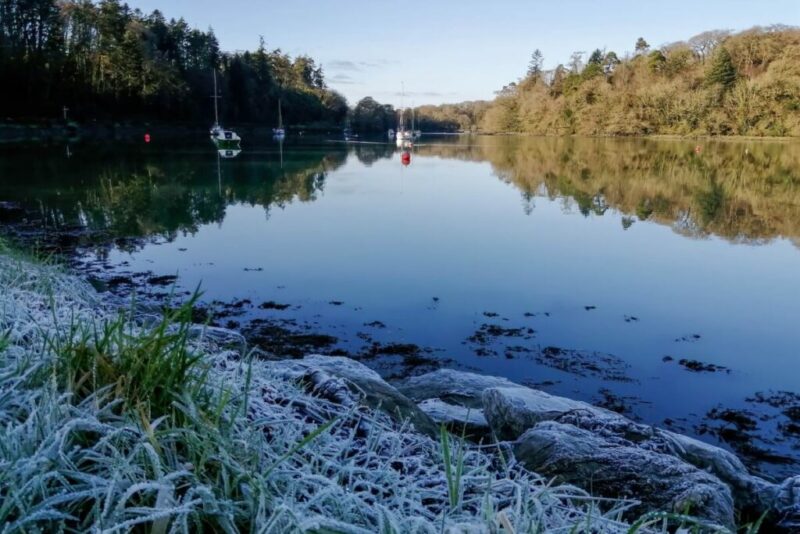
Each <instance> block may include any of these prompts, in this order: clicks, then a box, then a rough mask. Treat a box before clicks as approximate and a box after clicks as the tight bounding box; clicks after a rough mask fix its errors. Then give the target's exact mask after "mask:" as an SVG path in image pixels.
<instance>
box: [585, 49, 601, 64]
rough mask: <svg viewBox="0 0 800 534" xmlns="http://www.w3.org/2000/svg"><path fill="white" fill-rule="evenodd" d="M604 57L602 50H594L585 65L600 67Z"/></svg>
mask: <svg viewBox="0 0 800 534" xmlns="http://www.w3.org/2000/svg"><path fill="white" fill-rule="evenodd" d="M604 56H605V54H603V51H602V50H600V49H599V48H595V50H594V52H592V54H591V55H590V56H589V61H587V63H588V64H589V65H601V64H602V63H603V57H604Z"/></svg>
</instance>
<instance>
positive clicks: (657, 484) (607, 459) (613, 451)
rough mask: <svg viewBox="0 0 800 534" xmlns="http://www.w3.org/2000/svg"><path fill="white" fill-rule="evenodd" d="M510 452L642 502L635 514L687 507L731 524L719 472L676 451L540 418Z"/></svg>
mask: <svg viewBox="0 0 800 534" xmlns="http://www.w3.org/2000/svg"><path fill="white" fill-rule="evenodd" d="M514 455H515V457H516V459H517V460H518V461H520V462H521V463H522V464H523V465H524V466H525V467H526V468H527V469H529V470H531V471H535V472H537V473H539V474H541V475H543V476H546V477H556V478H557V479H558V480H559V481H561V482H565V483H569V484H574V485H576V486H580V487H583V488H585V489H586V490H588V491H591V492H592V493H593V494H597V495H602V496H608V497H615V498H630V499H635V500H638V501H640V504H639V505H637V506H636V507H634V509H633V510H632V511H631V512H632V514H633V515H640V514H642V513H646V512H649V511H664V510H671V511H674V512H677V513H682V512H685V511H686V510H687V509H688V510H689V511H690V513H691V514H692V515H695V516H697V517H701V518H703V519H706V520H709V521H713V522H715V523H718V524H720V525H724V526H726V527H733V526H734V514H733V497H732V496H731V492H730V489H729V488H728V486H726V485H725V484H724V483H722V482H721V481H720V480H719V479H718V478H717V477H715V476H713V475H711V474H710V473H707V472H705V471H703V470H701V469H698V468H696V467H694V466H692V465H689V464H688V463H686V462H684V461H683V460H681V459H679V458H676V457H674V456H670V455H668V454H663V453H660V452H655V451H650V450H647V449H643V448H640V447H635V446H630V445H629V444H628V442H626V440H624V439H621V438H613V437H609V438H607V437H603V436H600V435H598V434H595V433H593V432H590V431H588V430H584V429H581V428H578V427H576V426H573V425H570V424H565V423H559V422H556V421H543V422H540V423H537V424H536V425H535V426H533V428H530V429H529V430H527V431H526V432H525V433H524V434H522V436H520V437H519V439H518V440H517V441H516V443H515V444H514Z"/></svg>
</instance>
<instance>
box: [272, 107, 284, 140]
mask: <svg viewBox="0 0 800 534" xmlns="http://www.w3.org/2000/svg"><path fill="white" fill-rule="evenodd" d="M272 136H273V137H274V138H275V139H283V138H284V137H286V130H285V129H284V128H283V114H282V113H281V100H280V98H279V99H278V127H277V128H273V129H272Z"/></svg>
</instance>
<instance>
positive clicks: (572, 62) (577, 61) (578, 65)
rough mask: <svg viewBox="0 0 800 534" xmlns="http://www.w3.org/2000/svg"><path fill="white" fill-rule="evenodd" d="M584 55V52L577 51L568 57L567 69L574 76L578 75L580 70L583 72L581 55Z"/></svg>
mask: <svg viewBox="0 0 800 534" xmlns="http://www.w3.org/2000/svg"><path fill="white" fill-rule="evenodd" d="M585 53H586V52H585V51H582V50H578V51H576V52H573V53H572V55H571V56H569V68H570V70H572V72H574V73H575V74H578V73H579V72H580V71H581V70H583V55H584V54H585Z"/></svg>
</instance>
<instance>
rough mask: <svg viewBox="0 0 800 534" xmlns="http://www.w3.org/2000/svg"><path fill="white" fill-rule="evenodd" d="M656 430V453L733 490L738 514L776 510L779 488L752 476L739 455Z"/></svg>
mask: <svg viewBox="0 0 800 534" xmlns="http://www.w3.org/2000/svg"><path fill="white" fill-rule="evenodd" d="M640 426H641V425H640ZM653 430H654V437H653V440H652V441H653V445H654V448H655V449H657V450H659V451H660V452H666V453H668V454H671V455H673V456H676V457H678V458H680V459H682V460H683V461H685V462H688V463H690V464H692V465H693V466H695V467H698V468H700V469H704V470H706V471H709V472H710V473H713V474H714V475H715V476H716V477H717V478H719V479H720V480H721V481H723V482H725V483H726V484H727V485H728V486H729V487H730V488H731V493H732V494H733V499H734V501H735V503H736V509H737V510H748V511H750V512H751V514H752V515H753V516H755V517H758V516H760V515H761V514H762V513H763V512H764V511H766V510H769V509H770V508H771V507H772V506H773V503H774V502H775V498H776V494H777V492H778V488H777V486H776V485H775V484H773V483H771V482H768V481H766V480H764V479H762V478H759V477H756V476H753V475H751V474H750V472H749V471H748V470H747V467H745V465H744V464H743V463H742V461H741V460H739V458H738V457H737V456H736V455H735V454H733V453H731V452H729V451H726V450H725V449H722V448H720V447H715V446H714V445H710V444H708V443H703V442H702V441H700V440H697V439H694V438H691V437H689V436H684V435H682V434H676V433H675V432H670V431H668V430H662V429H660V428H655V429H653Z"/></svg>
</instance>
